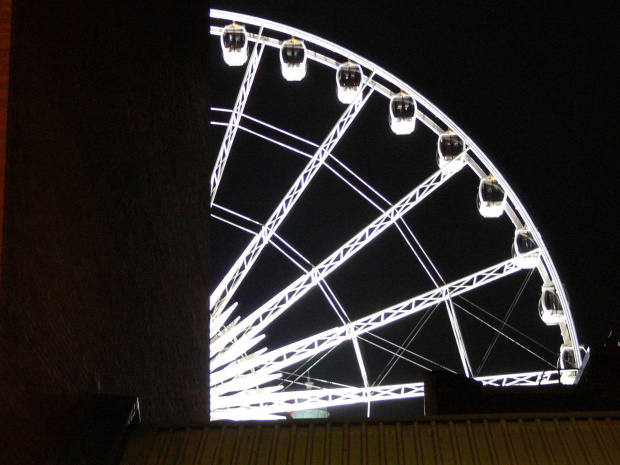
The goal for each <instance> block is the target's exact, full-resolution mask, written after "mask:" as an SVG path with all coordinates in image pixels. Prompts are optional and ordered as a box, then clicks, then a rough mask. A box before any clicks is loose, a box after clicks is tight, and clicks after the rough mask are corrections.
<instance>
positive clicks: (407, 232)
mask: <svg viewBox="0 0 620 465" xmlns="http://www.w3.org/2000/svg"><path fill="white" fill-rule="evenodd" d="M212 110H218V111H226V110H225V109H221V108H215V109H212ZM243 117H244V118H248V119H250V120H252V121H255V122H257V123H258V124H260V125H262V126H265V127H269V128H270V129H273V130H275V131H277V132H279V133H281V134H284V135H286V136H289V137H292V138H295V139H298V140H301V141H303V142H305V143H307V144H310V145H313V146H315V147H318V145H317V144H314V143H312V142H310V141H308V140H306V139H303V138H301V137H299V136H297V135H295V134H293V133H290V132H288V131H284V130H282V129H281V128H278V127H276V126H273V125H270V124H268V123H266V122H264V121H261V120H259V119H257V118H254V117H251V116H249V115H243ZM238 127H239V129H242V130H244V131H246V132H248V133H250V134H252V135H255V136H257V137H260V138H262V139H265V140H267V141H269V142H271V143H273V144H276V145H279V146H281V147H284V148H286V149H288V150H290V151H292V152H295V153H297V154H300V155H302V156H305V157H307V158H311V157H312V155H310V154H308V153H306V152H304V151H302V150H299V149H297V148H295V147H293V146H291V145H289V144H287V143H285V142H282V141H279V140H276V139H273V138H272V137H268V136H266V135H264V134H261V133H259V132H257V131H254V130H251V129H248V128H245V127H244V126H241V125H239V126H238ZM464 152H466V151H464ZM330 160H331V161H334V162H335V165H336V166H338V167H340V168H342V169H344V172H345V173H346V174H348V175H350V176H352V177H353V179H354V180H355V181H357V182H358V183H360V184H361V185H362V187H363V188H365V189H366V190H368V191H369V192H367V193H365V192H363V191H362V190H361V188H360V187H357V186H355V185H354V183H353V182H352V181H351V180H349V179H348V178H347V177H345V175H344V174H342V173H341V172H340V171H339V170H338V169H336V167H335V166H332V163H330V162H329V161H330ZM325 166H326V168H327V169H329V170H330V171H331V172H332V173H333V174H335V175H336V176H337V177H338V178H339V179H341V180H342V181H343V182H344V183H345V184H347V185H348V186H349V187H350V188H351V189H353V190H354V191H355V192H356V193H357V194H358V195H360V196H361V197H362V198H363V199H365V200H366V201H367V202H368V203H370V205H372V206H373V207H374V208H375V209H377V210H379V211H380V212H381V213H385V209H384V208H382V207H381V206H380V205H379V204H378V202H379V201H381V202H383V203H384V204H386V206H387V207H388V208H389V207H392V206H393V204H392V203H391V202H390V201H389V200H388V199H387V198H385V196H383V195H382V194H381V193H379V191H378V190H377V189H375V188H374V187H372V186H371V185H370V184H369V183H368V182H367V181H365V180H364V179H363V178H361V177H360V176H359V175H358V174H356V173H355V172H354V171H353V170H351V169H350V168H349V167H348V166H347V165H345V164H344V163H343V162H342V161H340V160H339V159H338V158H337V157H336V156H335V155H334V154H333V153H330V155H329V159H328V160H327V161H326V163H325ZM371 195H374V196H376V197H377V200H376V201H375V200H373V199H371ZM396 228H397V229H398V231H399V233H400V235H401V236H402V237H403V240H404V241H405V243H406V244H407V246H408V247H409V249H410V250H411V251H412V252H413V254H414V255H415V257H416V259H417V260H418V262H419V263H420V265H421V266H422V268H423V269H424V271H425V272H426V274H427V275H428V276H429V278H430V279H431V281H432V282H433V284H434V285H435V286H438V285H439V281H441V282H443V283H444V284H445V281H444V280H443V278H442V277H441V274H440V273H439V271H438V270H437V267H436V266H435V264H434V263H433V262H432V260H431V259H430V257H429V256H428V254H427V253H426V251H425V250H424V248H423V247H422V245H421V244H420V242H419V241H418V239H417V237H416V236H415V234H414V233H413V231H412V230H411V228H410V227H409V225H407V223H406V222H405V221H404V220H402V219H400V220H399V221H398V222H397V223H396ZM411 239H413V243H412V242H411ZM414 243H415V244H416V246H417V247H418V248H419V249H420V251H421V254H420V253H419V252H418V250H416V247H415V246H414ZM433 272H434V274H433Z"/></svg>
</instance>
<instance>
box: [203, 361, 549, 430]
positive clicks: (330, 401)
mask: <svg viewBox="0 0 620 465" xmlns="http://www.w3.org/2000/svg"><path fill="white" fill-rule="evenodd" d="M560 375H561V372H558V371H557V370H554V371H535V372H528V373H516V374H507V375H498V376H483V377H479V378H475V380H476V381H479V382H480V383H482V385H484V386H531V387H535V386H541V385H550V384H559V382H560ZM422 396H424V383H409V384H400V385H392V386H381V387H377V386H375V387H371V388H336V389H312V390H302V391H288V392H269V391H267V392H265V391H260V390H257V391H252V392H247V393H246V392H244V393H240V394H236V395H232V396H223V397H218V398H216V399H212V405H213V410H212V416H211V420H225V419H234V420H253V419H259V418H261V415H265V414H269V415H275V414H282V413H286V412H294V411H299V410H308V409H318V408H326V407H333V406H338V405H354V404H361V403H367V402H378V401H385V400H398V399H411V398H419V397H422ZM255 415H256V417H255Z"/></svg>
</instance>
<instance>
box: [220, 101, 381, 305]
mask: <svg viewBox="0 0 620 465" xmlns="http://www.w3.org/2000/svg"><path fill="white" fill-rule="evenodd" d="M371 94H372V89H371V90H370V91H368V92H364V89H360V91H359V93H358V95H357V97H356V98H355V100H354V101H353V103H351V104H350V105H349V106H348V107H347V109H346V110H345V112H344V114H343V115H342V116H341V117H340V119H339V120H338V122H337V123H336V124H335V125H334V127H333V128H332V130H331V131H330V133H329V135H328V136H327V138H326V139H325V141H324V142H323V143H322V144H321V146H320V147H319V148H318V149H317V151H316V153H315V154H314V156H313V157H312V159H311V160H310V162H309V163H308V165H306V167H305V168H304V170H303V171H302V173H301V174H300V175H299V177H298V178H297V180H296V181H295V183H294V184H293V186H292V187H291V189H290V190H289V191H288V192H287V194H286V195H285V196H284V199H282V201H281V202H280V204H279V205H278V207H277V208H276V210H275V211H274V212H273V214H272V215H271V217H270V218H269V220H268V221H267V222H266V223H265V225H264V227H263V229H262V230H261V232H260V234H258V235H257V236H256V237H255V238H254V239H253V240H252V241H251V242H250V243H249V244H248V246H247V247H246V249H245V250H244V251H243V253H242V254H241V256H240V257H239V258H238V259H237V261H236V262H235V264H234V265H233V267H232V268H231V269H230V271H229V272H228V273H227V274H226V276H225V277H224V280H223V281H222V282H221V283H220V284H219V285H218V286H217V288H216V289H215V291H214V292H213V294H212V295H211V311H212V312H215V313H216V314H217V313H218V312H220V311H222V310H223V308H225V307H226V305H227V303H228V301H229V300H230V298H231V297H232V295H233V294H234V292H235V290H236V289H237V288H238V287H239V285H240V284H241V282H242V281H243V278H244V277H245V276H246V275H247V273H248V271H249V270H250V268H251V267H252V265H253V264H254V263H255V261H256V260H257V258H258V256H259V255H260V253H261V251H262V250H263V248H264V247H265V245H266V244H267V243H268V242H269V239H270V237H271V236H272V235H273V234H274V233H275V232H276V230H277V229H278V227H279V226H280V225H281V224H282V222H283V221H284V219H285V218H286V217H287V215H288V213H289V212H290V211H291V209H292V208H293V206H294V205H295V203H296V202H297V200H299V198H300V197H301V194H302V193H303V192H304V190H305V189H306V187H307V186H308V185H309V184H310V181H311V180H312V179H313V178H314V176H315V175H316V173H317V172H318V170H319V168H320V167H321V166H322V165H323V163H324V162H325V160H326V158H327V157H328V155H329V153H330V152H331V151H332V150H333V149H334V147H335V146H336V144H337V143H338V142H339V141H340V139H341V138H342V136H343V135H344V134H345V133H346V131H347V129H348V128H349V126H350V125H351V123H352V122H353V121H354V119H355V117H356V116H357V115H358V114H359V112H360V111H361V110H362V108H363V107H364V104H365V103H366V102H367V101H368V99H369V97H370V95H371Z"/></svg>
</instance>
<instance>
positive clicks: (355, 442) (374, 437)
mask: <svg viewBox="0 0 620 465" xmlns="http://www.w3.org/2000/svg"><path fill="white" fill-rule="evenodd" d="M122 464H123V465H151V464H158V465H159V464H178V465H181V464H201V465H202V464H204V465H229V464H230V465H238V464H239V465H241V464H244V465H245V464H247V465H249V464H266V465H267V464H268V465H280V464H282V465H284V464H293V465H304V464H308V465H309V464H312V465H323V464H325V465H326V464H330V465H333V464H349V465H354V464H368V465H370V464H385V465H388V464H515V465H517V464H536V465H542V464H556V465H560V464H574V465H578V464H591V465H598V464H609V465H617V464H620V412H614V413H604V414H599V413H593V414H590V413H588V414H583V415H581V414H580V415H579V416H576V415H575V414H570V415H564V416H558V415H544V416H543V415H539V416H535V415H529V416H519V417H517V416H514V415H513V416H503V417H502V416H497V415H495V416H490V415H489V416H485V417H476V418H473V417H469V418H463V417H435V418H429V417H423V418H420V419H415V420H401V421H370V420H369V421H348V422H335V421H332V422H328V421H312V422H310V421H305V422H300V421H293V422H285V423H227V424H215V423H214V424H211V425H208V426H202V427H197V426H192V427H173V428H155V427H140V428H139V429H137V430H136V431H135V433H134V435H133V437H132V439H131V441H130V443H129V445H128V447H127V450H126V452H125V456H124V458H123V461H122Z"/></svg>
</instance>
